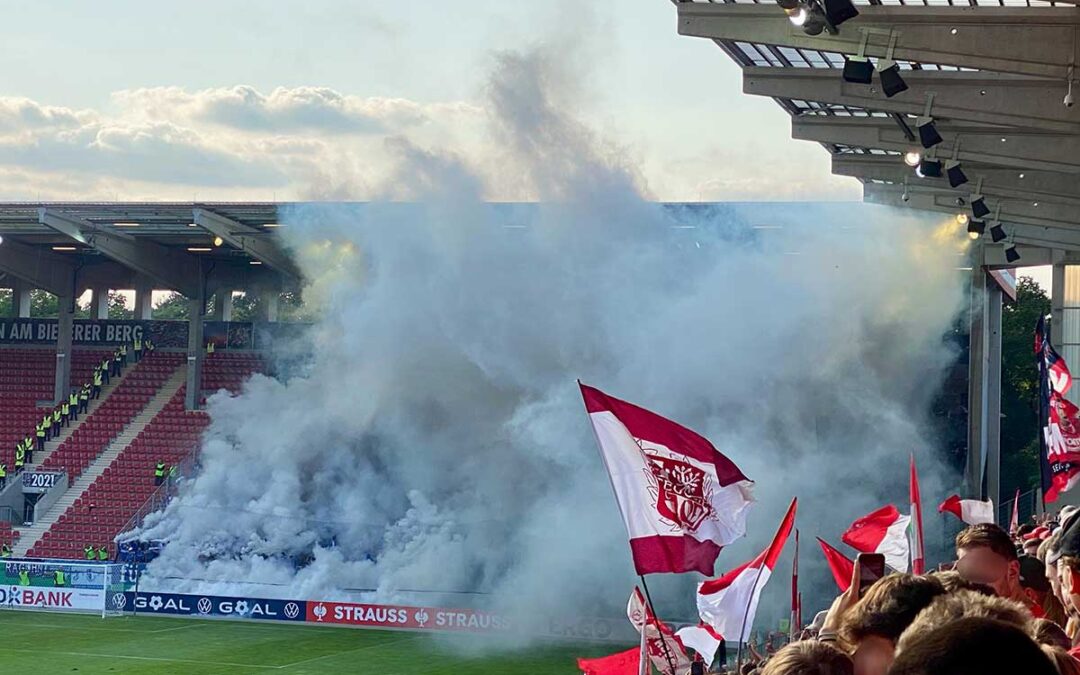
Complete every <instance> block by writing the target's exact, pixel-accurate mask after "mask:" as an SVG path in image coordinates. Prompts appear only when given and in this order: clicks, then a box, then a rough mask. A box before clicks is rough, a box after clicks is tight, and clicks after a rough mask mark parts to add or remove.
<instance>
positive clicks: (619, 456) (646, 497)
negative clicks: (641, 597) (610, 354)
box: [581, 384, 753, 576]
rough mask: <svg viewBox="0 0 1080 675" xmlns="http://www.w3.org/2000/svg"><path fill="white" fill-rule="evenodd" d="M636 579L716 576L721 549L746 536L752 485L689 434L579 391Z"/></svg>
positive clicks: (610, 400) (622, 404) (629, 407)
mask: <svg viewBox="0 0 1080 675" xmlns="http://www.w3.org/2000/svg"><path fill="white" fill-rule="evenodd" d="M581 396H582V398H584V400H585V410H586V411H587V412H588V413H589V420H590V421H591V422H592V425H593V429H594V430H595V431H596V440H597V443H598V445H599V446H600V454H601V456H602V457H603V459H604V465H605V466H606V467H607V470H608V474H610V476H611V485H612V487H613V488H614V489H615V499H616V501H618V503H619V510H620V511H621V512H622V517H623V522H624V523H625V524H626V530H627V533H628V534H629V536H630V551H631V553H632V555H633V558H634V568H635V569H636V570H637V573H638V574H652V573H654V572H676V573H678V572H691V571H694V572H701V573H702V574H705V575H707V576H711V575H712V574H713V572H714V567H715V565H716V556H717V555H718V554H719V553H720V549H721V548H723V547H724V546H727V545H728V544H730V543H731V542H733V541H735V540H736V539H738V538H739V537H742V536H743V535H745V534H746V515H747V512H748V511H749V507H750V504H751V503H753V497H752V495H751V492H750V488H751V486H752V485H753V483H752V482H751V481H750V480H748V479H747V478H746V476H744V475H743V473H742V471H740V470H739V467H737V466H735V463H734V462H732V461H731V460H730V459H728V458H727V457H725V456H724V455H722V454H720V453H719V452H718V451H717V450H716V448H714V447H713V445H712V443H710V442H709V441H708V440H706V439H705V438H704V437H702V436H700V435H698V434H696V433H694V432H693V431H691V430H690V429H687V428H686V427H683V426H680V425H678V424H676V423H675V422H672V421H671V420H668V419H665V418H663V417H661V416H660V415H657V414H656V413H653V412H650V411H648V410H645V409H644V408H640V407H638V406H636V405H633V404H631V403H627V402H625V401H620V400H619V399H617V398H614V397H611V396H608V395H607V394H605V393H604V392H602V391H600V390H599V389H594V388H593V387H588V386H586V385H584V384H582V385H581Z"/></svg>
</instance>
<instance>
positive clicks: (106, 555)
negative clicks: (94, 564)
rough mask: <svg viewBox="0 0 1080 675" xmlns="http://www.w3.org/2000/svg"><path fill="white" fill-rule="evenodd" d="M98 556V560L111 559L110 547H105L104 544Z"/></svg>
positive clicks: (98, 551) (99, 549)
mask: <svg viewBox="0 0 1080 675" xmlns="http://www.w3.org/2000/svg"><path fill="white" fill-rule="evenodd" d="M97 557H98V560H108V559H109V549H107V548H105V547H104V546H102V547H100V548H98V550H97Z"/></svg>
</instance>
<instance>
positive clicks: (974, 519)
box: [937, 495, 995, 525]
mask: <svg viewBox="0 0 1080 675" xmlns="http://www.w3.org/2000/svg"><path fill="white" fill-rule="evenodd" d="M937 510H938V513H951V514H953V515H954V516H956V517H957V518H959V519H960V520H962V521H964V522H965V523H967V524H968V525H978V524H980V523H993V522H994V521H995V518H994V502H993V501H992V500H989V499H987V500H986V501H985V502H981V501H979V500H977V499H960V496H959V495H953V496H951V497H949V498H948V499H946V500H945V501H943V502H941V505H940V506H938V509H937Z"/></svg>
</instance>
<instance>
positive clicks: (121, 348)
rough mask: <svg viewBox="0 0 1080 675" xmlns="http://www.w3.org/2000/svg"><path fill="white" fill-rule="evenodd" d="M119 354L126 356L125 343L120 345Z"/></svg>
mask: <svg viewBox="0 0 1080 675" xmlns="http://www.w3.org/2000/svg"><path fill="white" fill-rule="evenodd" d="M120 356H127V345H120Z"/></svg>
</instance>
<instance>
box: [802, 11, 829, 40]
mask: <svg viewBox="0 0 1080 675" xmlns="http://www.w3.org/2000/svg"><path fill="white" fill-rule="evenodd" d="M825 24H826V21H825V12H823V11H821V8H820V7H818V6H817V5H811V6H810V8H809V11H808V13H807V17H806V20H805V21H803V23H802V29H803V32H804V33H806V34H807V35H821V32H822V31H823V30H825Z"/></svg>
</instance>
